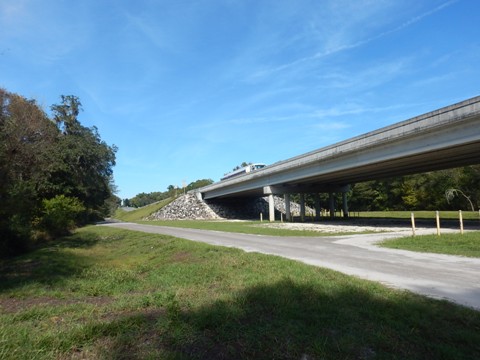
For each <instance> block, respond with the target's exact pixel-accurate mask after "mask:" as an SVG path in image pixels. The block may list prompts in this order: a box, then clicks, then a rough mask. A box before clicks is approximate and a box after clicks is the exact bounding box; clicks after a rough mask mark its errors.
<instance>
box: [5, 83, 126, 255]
mask: <svg viewBox="0 0 480 360" xmlns="http://www.w3.org/2000/svg"><path fill="white" fill-rule="evenodd" d="M81 109H82V108H81V103H80V100H79V99H78V98H77V97H76V96H71V95H70V96H62V97H61V102H60V104H56V105H53V106H52V107H51V110H52V118H49V117H48V116H47V114H46V113H45V111H44V110H43V109H42V108H41V107H40V106H39V105H38V104H37V103H36V101H35V100H30V99H26V98H24V97H22V96H20V95H17V94H12V93H9V92H7V91H5V90H3V89H0V257H2V256H5V255H9V254H14V253H19V252H22V251H24V250H25V249H26V248H28V247H29V245H31V243H32V242H33V241H37V242H38V241H41V240H42V239H44V238H49V237H52V236H56V235H58V234H62V233H64V232H65V231H67V230H69V229H71V228H72V227H73V225H74V224H78V223H87V222H89V221H92V220H95V219H99V218H101V217H103V216H105V215H106V214H107V213H108V212H109V211H110V208H111V207H112V206H113V205H115V203H116V199H115V197H114V195H113V189H112V188H113V182H112V168H113V166H114V165H115V152H116V150H117V149H116V147H115V146H109V145H107V144H106V143H105V142H104V141H102V140H101V138H100V135H99V133H98V130H97V128H95V127H92V128H87V127H84V126H82V125H81V124H80V122H79V121H78V115H79V113H80V111H81Z"/></svg>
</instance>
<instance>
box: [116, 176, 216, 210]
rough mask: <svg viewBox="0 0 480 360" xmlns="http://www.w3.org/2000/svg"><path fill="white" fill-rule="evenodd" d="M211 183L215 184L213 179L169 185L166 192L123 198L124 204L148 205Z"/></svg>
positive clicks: (128, 205)
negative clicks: (179, 185)
mask: <svg viewBox="0 0 480 360" xmlns="http://www.w3.org/2000/svg"><path fill="white" fill-rule="evenodd" d="M210 184H213V180H212V179H202V180H197V181H194V182H191V183H190V184H188V185H187V186H185V188H178V187H176V186H174V185H169V186H168V187H167V191H164V192H160V191H156V192H151V193H140V194H137V195H135V196H134V197H133V198H131V199H123V200H122V205H123V206H127V207H136V208H138V207H142V206H146V205H149V204H153V203H154V202H157V201H162V200H165V199H167V198H169V197H176V196H178V195H181V194H183V193H184V192H188V191H190V190H193V189H198V188H201V187H203V186H207V185H210Z"/></svg>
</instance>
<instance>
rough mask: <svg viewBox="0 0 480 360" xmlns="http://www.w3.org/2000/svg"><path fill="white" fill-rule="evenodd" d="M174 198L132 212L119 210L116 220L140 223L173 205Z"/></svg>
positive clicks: (116, 213) (115, 216)
mask: <svg viewBox="0 0 480 360" xmlns="http://www.w3.org/2000/svg"><path fill="white" fill-rule="evenodd" d="M173 200H175V199H174V198H168V199H165V200H162V201H159V202H156V203H153V204H150V205H147V206H143V207H141V208H138V209H135V210H132V211H125V210H122V209H117V211H116V212H115V215H114V218H115V219H118V220H122V221H129V222H134V221H140V220H142V219H144V218H146V217H147V216H149V215H151V214H153V213H154V212H156V211H158V210H160V209H161V208H163V207H164V206H166V205H168V204H169V203H171V202H172V201H173Z"/></svg>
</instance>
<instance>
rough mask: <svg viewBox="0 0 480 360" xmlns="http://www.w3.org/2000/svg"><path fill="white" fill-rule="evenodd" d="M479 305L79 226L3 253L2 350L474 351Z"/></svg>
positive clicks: (7, 354) (202, 353) (26, 355)
mask: <svg viewBox="0 0 480 360" xmlns="http://www.w3.org/2000/svg"><path fill="white" fill-rule="evenodd" d="M479 344H480V312H476V311H473V310H470V309H467V308H464V307H461V306H456V305H454V304H451V303H449V302H446V301H438V300H432V299H427V298H425V297H422V296H418V295H415V294H412V293H410V292H405V291H397V290H392V289H388V288H385V287H383V286H381V285H380V284H377V283H374V282H369V281H364V280H358V279H356V278H353V277H350V276H346V275H342V274H340V273H337V272H334V271H331V270H326V269H322V268H317V267H313V266H308V265H305V264H301V263H298V262H295V261H292V260H287V259H283V258H279V257H274V256H267V255H261V254H255V253H245V252H242V251H240V250H237V249H232V248H222V247H214V246H210V245H206V244H200V243H194V242H189V241H186V240H181V239H176V238H173V237H168V236H163V235H154V234H145V233H139V232H131V231H125V230H119V229H114V228H108V227H88V228H84V229H81V230H80V231H78V232H77V233H76V234H75V235H73V236H71V237H68V238H65V239H63V240H62V241H61V242H58V243H52V244H51V245H49V246H46V247H44V248H41V249H38V250H37V251H35V252H33V253H30V254H28V255H25V256H22V257H19V258H15V259H12V260H9V261H4V262H2V263H0V359H52V358H56V359H71V358H75V359H80V358H92V359H97V358H99V359H242V358H244V359H301V358H302V357H303V358H308V359H374V358H375V359H473V358H480V345H479Z"/></svg>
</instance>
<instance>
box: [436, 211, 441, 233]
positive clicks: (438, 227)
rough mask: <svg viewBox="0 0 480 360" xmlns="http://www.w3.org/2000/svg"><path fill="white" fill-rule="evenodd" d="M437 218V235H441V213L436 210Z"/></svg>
mask: <svg viewBox="0 0 480 360" xmlns="http://www.w3.org/2000/svg"><path fill="white" fill-rule="evenodd" d="M435 219H436V220H437V235H438V236H440V213H439V212H438V211H436V212H435Z"/></svg>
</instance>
